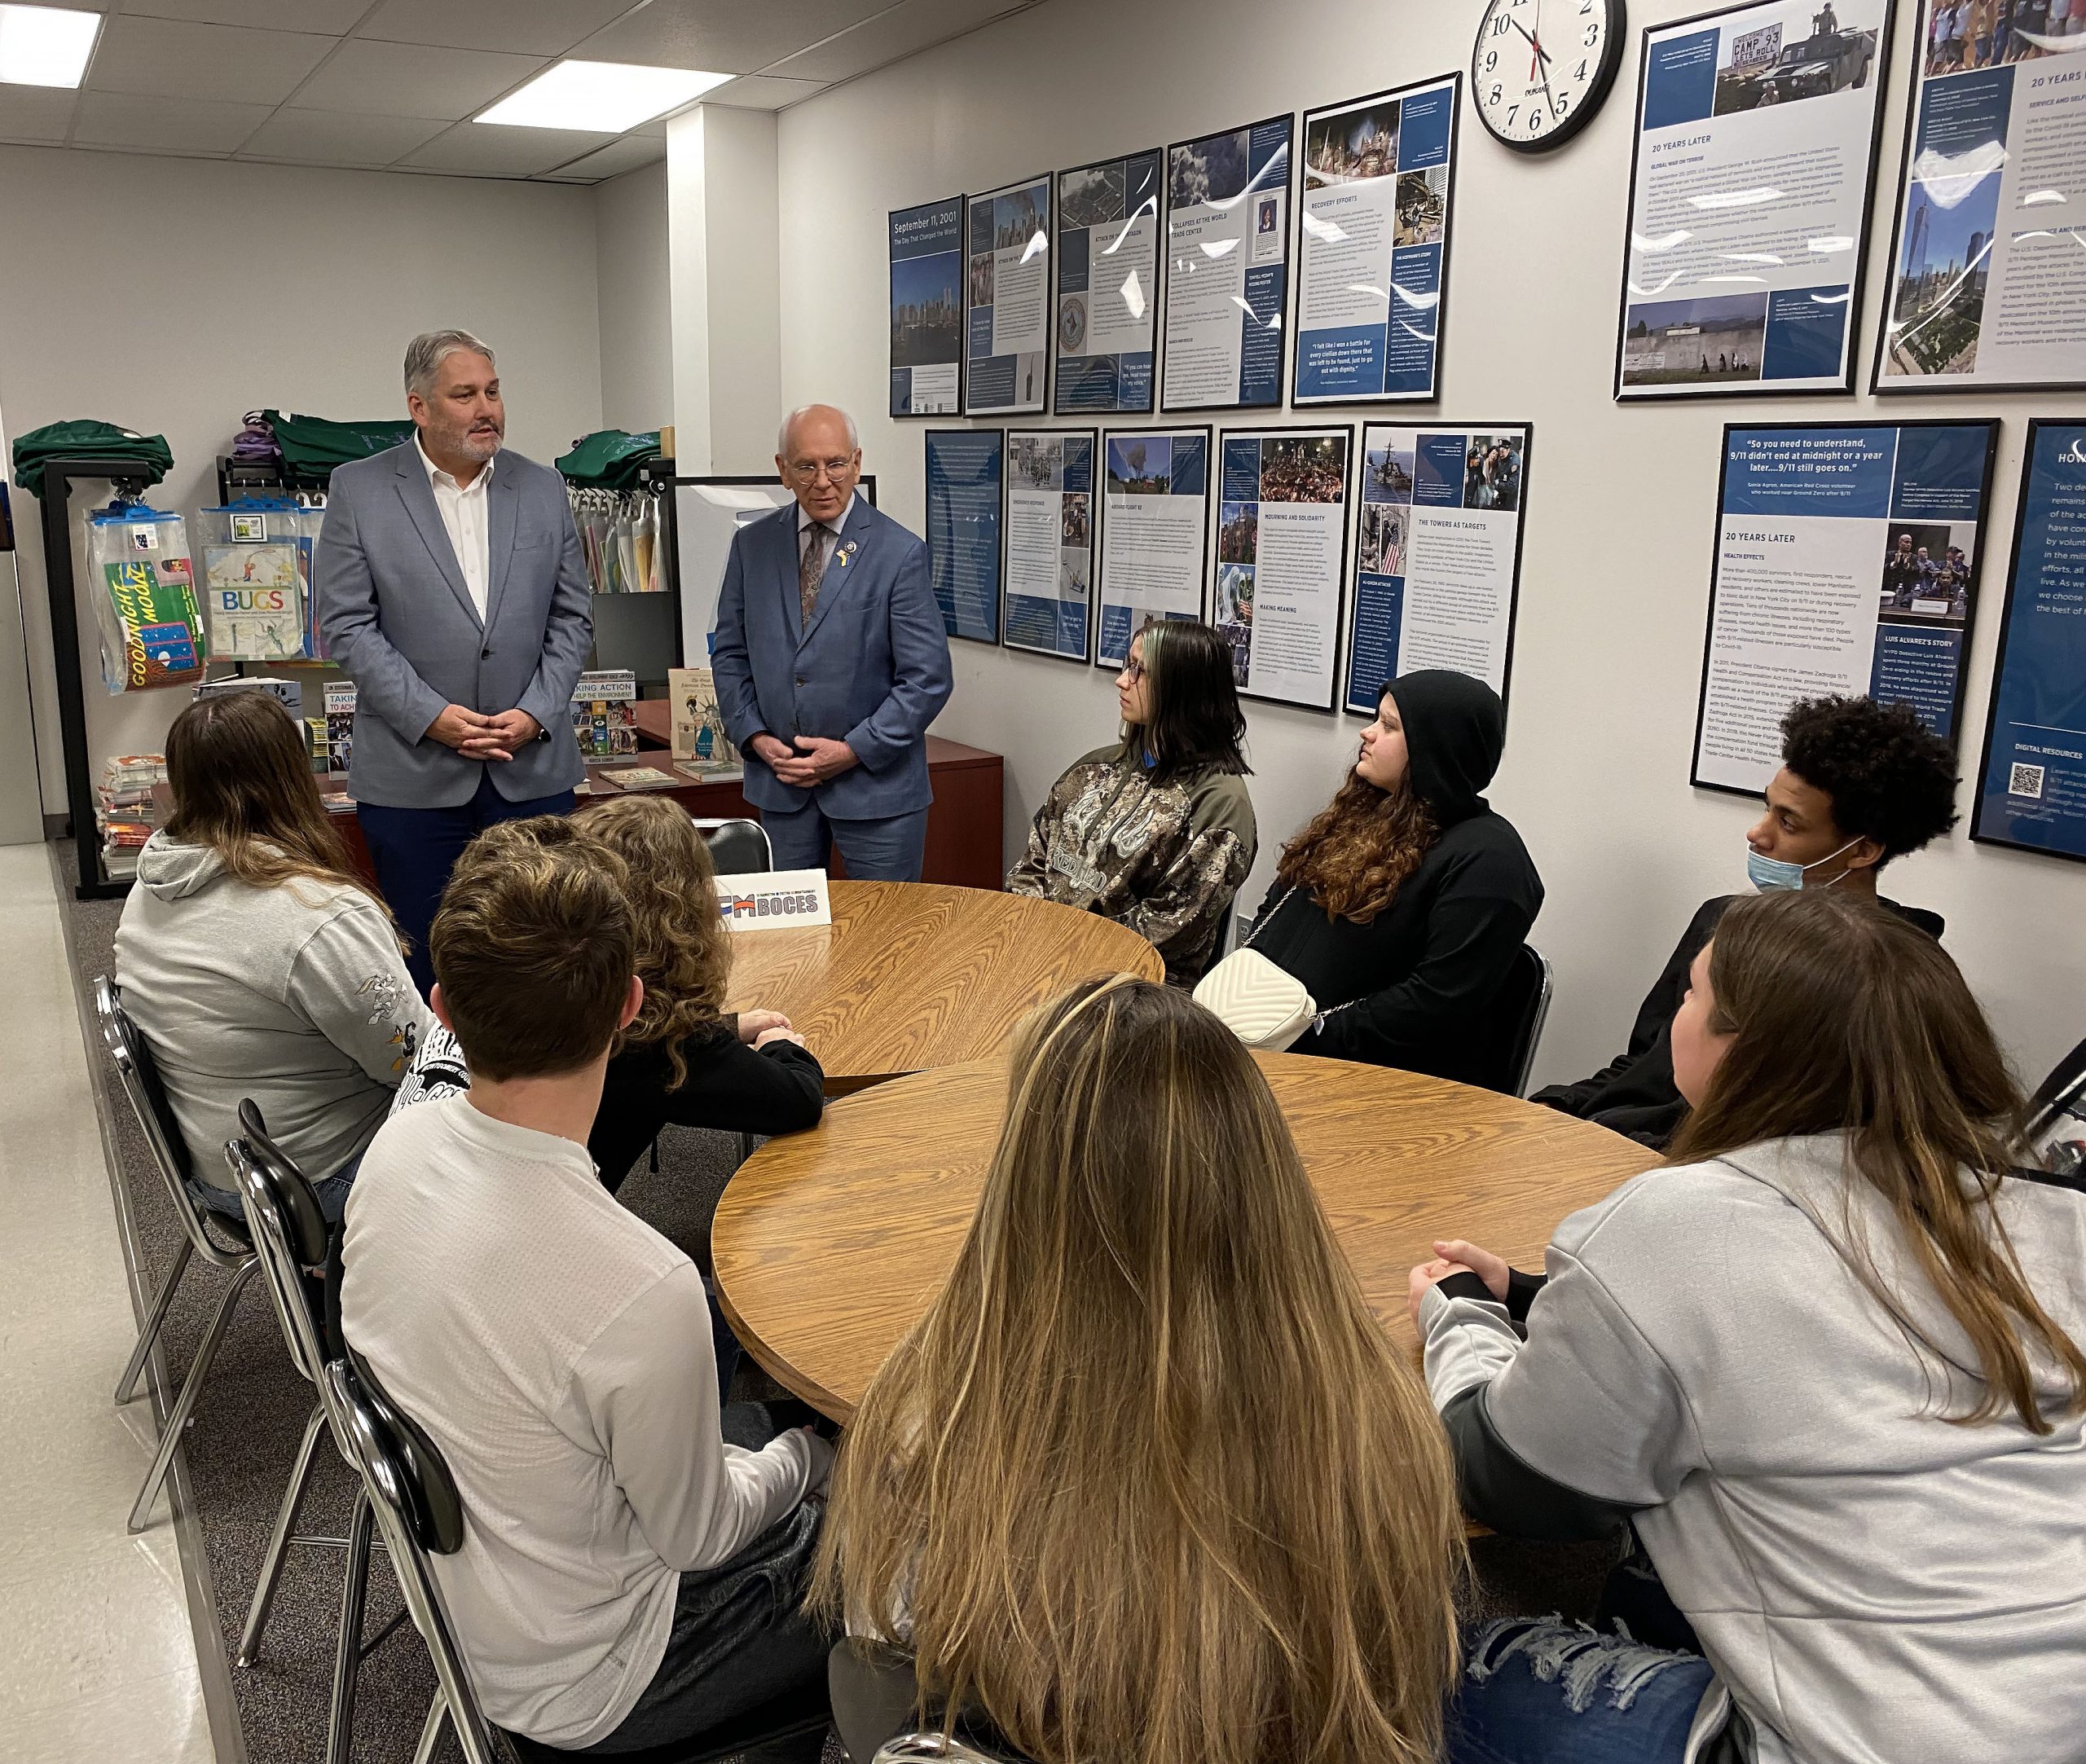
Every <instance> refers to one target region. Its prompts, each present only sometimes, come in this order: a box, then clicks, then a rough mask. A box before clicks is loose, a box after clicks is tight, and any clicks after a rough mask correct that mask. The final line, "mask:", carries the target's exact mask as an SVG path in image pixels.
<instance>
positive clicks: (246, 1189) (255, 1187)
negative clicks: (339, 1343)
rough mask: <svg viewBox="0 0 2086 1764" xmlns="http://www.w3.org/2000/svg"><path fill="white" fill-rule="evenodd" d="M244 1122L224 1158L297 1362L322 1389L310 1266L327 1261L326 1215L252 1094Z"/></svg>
mask: <svg viewBox="0 0 2086 1764" xmlns="http://www.w3.org/2000/svg"><path fill="white" fill-rule="evenodd" d="M239 1124H240V1127H241V1128H243V1129H244V1132H243V1133H241V1135H240V1137H239V1138H237V1139H234V1140H231V1141H228V1142H227V1143H226V1146H225V1163H226V1164H227V1166H228V1167H229V1168H231V1177H232V1186H234V1187H235V1189H237V1190H238V1191H239V1194H240V1199H242V1200H243V1201H244V1203H245V1204H246V1228H247V1234H248V1235H249V1237H250V1238H253V1248H254V1251H255V1253H256V1254H257V1255H258V1256H259V1257H260V1259H261V1272H262V1276H263V1278H266V1281H267V1282H268V1296H269V1297H270V1298H271V1300H274V1301H275V1321H276V1322H279V1323H280V1324H281V1325H282V1327H283V1344H284V1346H285V1347H287V1348H288V1349H289V1352H290V1361H291V1363H292V1364H293V1365H294V1366H296V1367H297V1370H298V1371H300V1372H301V1373H302V1374H303V1375H305V1376H306V1378H308V1379H310V1380H311V1382H312V1383H315V1384H318V1385H320V1387H321V1389H322V1392H323V1379H324V1376H325V1370H326V1358H327V1356H326V1349H325V1338H326V1318H325V1315H324V1313H323V1310H322V1309H320V1307H319V1303H318V1301H317V1300H316V1299H315V1295H314V1292H313V1290H312V1285H311V1282H310V1278H309V1275H308V1272H307V1271H308V1270H310V1269H315V1268H320V1267H323V1265H324V1264H325V1261H326V1252H327V1248H328V1245H327V1227H326V1218H325V1215H324V1214H323V1213H322V1212H320V1211H319V1197H318V1196H317V1195H316V1194H313V1193H312V1191H311V1185H310V1182H308V1181H306V1180H305V1177H304V1172H302V1171H301V1170H300V1169H298V1168H297V1166H296V1165H295V1164H293V1163H292V1162H291V1161H290V1159H289V1158H288V1156H287V1155H285V1154H284V1151H283V1150H282V1148H281V1147H280V1146H278V1145H277V1144H276V1143H275V1141H273V1140H272V1139H271V1138H269V1137H268V1134H267V1130H266V1128H265V1126H264V1125H263V1124H262V1120H261V1111H259V1110H258V1109H257V1108H256V1107H255V1106H253V1099H252V1098H248V1099H247V1100H246V1101H244V1102H241V1103H240V1106H239Z"/></svg>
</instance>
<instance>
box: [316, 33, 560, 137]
mask: <svg viewBox="0 0 2086 1764" xmlns="http://www.w3.org/2000/svg"><path fill="white" fill-rule="evenodd" d="M543 66H544V60H543V58H542V57H541V56H538V55H500V54H497V53H495V52H494V51H490V50H472V49H437V48H429V47H426V46H422V45H420V44H417V43H374V42H364V41H363V39H361V38H360V37H351V38H350V39H349V41H348V42H345V43H343V44H341V46H340V49H339V51H337V53H336V54H335V55H334V56H333V58H332V59H331V60H329V61H328V63H327V64H326V65H325V66H324V67H323V68H320V69H319V72H318V73H317V75H316V76H315V77H313V78H312V79H311V80H310V81H307V82H306V84H305V86H304V87H303V88H302V90H300V91H299V92H298V93H297V99H296V104H297V108H298V109H299V110H353V111H359V112H363V114H365V115H367V116H378V117H439V118H441V119H442V121H445V122H455V121H460V120H461V119H462V118H464V117H469V116H471V115H473V114H474V113H475V112H478V111H481V110H483V109H484V108H486V105H488V104H490V103H491V102H492V101H493V100H494V99H495V98H498V97H499V96H500V95H501V94H503V93H504V92H507V91H508V90H512V89H513V87H515V86H519V85H520V84H521V82H522V81H524V80H526V79H527V78H529V77H530V75H532V74H534V73H536V72H538V71H539V69H540V68H542V67H543Z"/></svg>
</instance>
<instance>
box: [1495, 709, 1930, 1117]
mask: <svg viewBox="0 0 2086 1764" xmlns="http://www.w3.org/2000/svg"><path fill="white" fill-rule="evenodd" d="M1955 797H1956V759H1955V755H1954V754H1952V752H1951V751H1950V750H1949V747H1948V744H1947V742H1946V741H1943V740H1942V739H1941V738H1940V737H1939V736H1937V735H1935V734H1934V732H1932V731H1931V730H1930V729H1929V728H1927V727H1926V726H1925V724H1923V723H1921V721H1920V719H1919V717H1918V715H1917V714H1916V713H1915V712H1914V711H1913V710H1912V707H1911V706H1909V705H1903V704H1890V705H1880V704H1878V703H1877V702H1876V701H1875V700H1874V699H1873V698H1851V697H1850V698H1837V697H1827V698H1807V699H1801V700H1799V701H1798V702H1797V703H1795V704H1794V705H1792V706H1790V707H1789V714H1788V715H1786V716H1785V717H1784V718H1783V719H1782V768H1781V770H1780V771H1779V772H1776V774H1775V776H1774V777H1773V778H1772V779H1771V781H1769V783H1768V785H1767V812H1766V813H1764V814H1763V816H1761V817H1760V819H1759V820H1758V821H1757V822H1756V823H1754V826H1753V827H1752V829H1750V830H1749V832H1748V833H1747V834H1746V836H1745V843H1746V854H1745V872H1746V879H1747V880H1748V881H1749V882H1751V883H1752V884H1753V886H1754V888H1755V889H1756V890H1758V891H1762V892H1767V891H1772V890H1776V889H1793V888H1835V889H1838V890H1841V891H1844V892H1847V893H1852V894H1859V895H1867V896H1868V897H1869V898H1870V899H1872V900H1877V901H1878V902H1879V903H1880V904H1882V905H1883V906H1886V907H1887V908H1890V911H1891V912H1893V913H1897V914H1898V915H1899V917H1902V918H1904V919H1908V920H1909V921H1910V922H1912V924H1914V925H1916V926H1918V927H1919V928H1920V929H1921V930H1923V931H1925V932H1926V933H1927V934H1928V935H1930V936H1931V937H1936V938H1938V937H1939V936H1940V935H1941V932H1942V921H1941V916H1940V915H1939V913H1929V912H1927V911H1925V909H1924V908H1920V907H1908V906H1901V905H1899V903H1898V902H1896V901H1895V900H1886V899H1885V898H1884V896H1883V895H1881V894H1879V893H1878V892H1877V873H1878V872H1880V871H1881V869H1882V868H1883V866H1884V865H1885V864H1888V863H1889V862H1890V860H1892V859H1894V858H1899V857H1903V856H1904V855H1905V854H1906V853H1907V852H1908V851H1918V850H1919V849H1920V848H1921V847H1922V846H1924V845H1925V844H1926V843H1928V842H1929V841H1930V840H1933V839H1936V838H1939V837H1940V836H1941V835H1942V834H1945V833H1947V830H1948V829H1950V828H1951V827H1952V826H1953V825H1955V823H1956V810H1955ZM1740 898H1741V896H1739V895H1719V896H1718V897H1717V898H1716V899H1714V900H1705V901H1704V902H1703V903H1702V904H1701V907H1700V908H1698V909H1697V912H1696V914H1695V917H1693V918H1692V920H1690V921H1689V922H1688V929H1687V930H1686V931H1684V932H1683V934H1682V935H1681V939H1680V941H1679V944H1676V945H1675V948H1674V952H1673V954H1672V956H1671V957H1669V958H1668V960H1667V961H1666V967H1665V970H1664V971H1662V972H1661V974H1660V975H1659V977H1658V980H1657V983H1655V984H1654V985H1653V988H1652V989H1651V991H1650V992H1648V993H1647V994H1646V995H1645V996H1644V1004H1643V1005H1641V1006H1640V1007H1639V1010H1638V1012H1637V1021H1636V1023H1635V1026H1634V1027H1632V1029H1631V1032H1630V1045H1629V1048H1628V1049H1627V1050H1626V1051H1625V1052H1624V1053H1622V1054H1619V1055H1618V1056H1617V1058H1615V1059H1614V1060H1613V1061H1612V1062H1609V1064H1608V1065H1606V1066H1604V1067H1602V1068H1601V1070H1600V1071H1597V1072H1595V1074H1594V1075H1593V1076H1592V1077H1591V1078H1583V1079H1581V1080H1579V1082H1578V1083H1577V1084H1553V1085H1551V1087H1550V1088H1549V1089H1546V1090H1538V1092H1537V1093H1535V1096H1534V1098H1533V1099H1532V1100H1533V1101H1534V1102H1541V1103H1544V1104H1547V1106H1549V1107H1551V1108H1553V1109H1556V1110H1558V1111H1560V1112H1561V1113H1563V1114H1565V1115H1577V1116H1578V1117H1579V1118H1580V1119H1581V1120H1590V1121H1598V1122H1600V1124H1601V1125H1602V1126H1604V1127H1609V1128H1613V1129H1614V1130H1615V1131H1616V1132H1617V1133H1626V1134H1627V1135H1628V1136H1629V1137H1631V1138H1632V1139H1635V1140H1638V1141H1640V1142H1642V1143H1644V1144H1645V1145H1648V1146H1656V1147H1658V1148H1660V1149H1663V1148H1664V1146H1665V1145H1666V1141H1667V1140H1668V1139H1670V1137H1672V1135H1673V1133H1674V1132H1675V1129H1676V1128H1679V1124H1680V1121H1681V1118H1682V1117H1683V1115H1686V1113H1687V1112H1688V1105H1687V1104H1686V1103H1685V1102H1683V1101H1682V1100H1681V1097H1680V1093H1679V1090H1677V1089H1675V1087H1674V1081H1673V1047H1672V1042H1671V1039H1670V1028H1671V1025H1672V1023H1673V1016H1674V1013H1675V1011H1676V1010H1679V1008H1680V1001H1681V1000H1682V999H1683V997H1684V996H1686V994H1687V991H1688V966H1689V965H1690V964H1691V963H1692V961H1694V959H1695V957H1696V955H1697V952H1700V951H1701V948H1702V946H1703V945H1704V944H1706V943H1708V942H1709V940H1710V935H1711V934H1712V933H1713V932H1714V930H1716V928H1717V921H1718V920H1719V919H1720V918H1722V917H1723V914H1724V909H1725V908H1727V907H1728V906H1730V904H1732V901H1733V900H1737V899H1740Z"/></svg>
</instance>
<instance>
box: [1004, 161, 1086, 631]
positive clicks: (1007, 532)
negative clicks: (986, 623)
mask: <svg viewBox="0 0 2086 1764" xmlns="http://www.w3.org/2000/svg"><path fill="white" fill-rule="evenodd" d="M1102 163H1104V164H1105V163H1106V161H1103V162H1102ZM1017 435H1050V436H1054V437H1058V438H1064V437H1067V436H1069V437H1073V438H1078V437H1081V436H1083V437H1085V439H1086V440H1087V442H1089V444H1090V445H1091V446H1092V447H1093V450H1094V451H1093V455H1092V457H1093V460H1094V477H1093V484H1094V487H1093V488H1092V489H1091V490H1089V491H1088V492H1087V515H1086V648H1085V650H1084V651H1083V652H1082V653H1080V654H1078V655H1067V654H1066V653H1065V652H1064V651H1063V650H1062V649H1037V648H1036V647H1035V645H1034V644H1026V643H1014V642H1010V640H1008V637H1007V600H1008V592H1007V551H1008V547H1009V546H1010V543H1012V540H1013V538H1014V532H1013V528H1012V527H1011V526H1010V524H1009V522H1008V520H1007V513H1008V511H1009V509H1010V508H1011V507H1012V506H1013V501H1014V437H1015V436H1017ZM1061 494H1063V493H1062V492H1061ZM1101 495H1102V491H1101V429H1100V425H1098V424H1097V425H1094V427H1093V428H1091V429H1077V428H1074V429H1057V428H1051V429H1036V428H1030V429H1016V428H1014V427H1012V426H1010V427H1009V428H1008V429H1006V455H1005V462H1004V464H1003V465H1002V468H1001V473H1000V647H1001V649H1005V650H1006V651H1007V652H1008V653H1010V654H1011V655H1040V656H1041V657H1043V658H1045V660H1046V661H1051V662H1070V663H1072V664H1073V665H1074V666H1080V667H1085V666H1090V665H1091V664H1092V662H1093V660H1094V650H1095V649H1096V648H1097V647H1098V644H1099V643H1100V640H1101V507H1100V504H1101Z"/></svg>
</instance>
